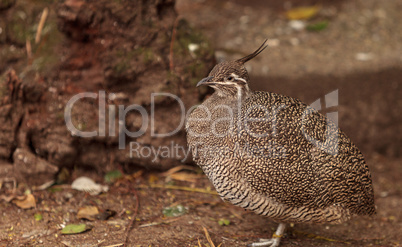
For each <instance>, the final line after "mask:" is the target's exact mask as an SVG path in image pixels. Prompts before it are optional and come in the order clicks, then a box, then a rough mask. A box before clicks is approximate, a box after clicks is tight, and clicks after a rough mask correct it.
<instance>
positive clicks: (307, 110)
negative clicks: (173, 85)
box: [186, 42, 375, 246]
mask: <svg viewBox="0 0 402 247" xmlns="http://www.w3.org/2000/svg"><path fill="white" fill-rule="evenodd" d="M265 48H266V46H265V42H264V43H263V44H262V45H261V46H260V47H259V48H258V49H257V50H256V51H255V52H253V53H252V54H250V55H248V56H245V57H243V58H240V59H238V60H235V61H229V62H227V61H226V62H222V63H219V64H217V65H216V66H215V67H214V68H213V69H212V71H211V72H210V74H209V76H208V77H206V78H204V79H202V80H201V81H200V82H199V83H198V84H197V87H198V86H203V85H207V86H210V87H212V88H214V89H215V92H214V93H213V94H212V95H211V96H210V97H209V98H207V99H206V100H205V101H204V102H203V103H202V104H201V105H199V106H198V107H196V108H195V109H194V110H193V111H192V112H191V113H190V115H189V116H188V118H187V121H186V131H187V141H188V145H189V147H190V148H191V150H192V155H193V159H194V161H195V162H196V163H197V164H198V165H199V166H200V167H201V168H202V170H203V171H204V173H205V174H206V175H207V176H208V178H209V179H210V181H211V182H212V184H213V185H214V187H215V189H216V191H217V192H218V194H219V195H220V196H221V198H222V199H223V200H225V201H229V202H231V203H233V204H234V205H237V206H240V207H242V208H245V209H247V210H251V211H254V212H255V213H257V214H259V215H263V216H266V217H269V218H271V219H272V220H274V221H275V222H278V223H279V226H278V228H277V230H276V232H275V233H274V234H273V236H272V238H271V239H260V240H259V242H256V243H252V244H251V245H250V246H279V242H280V239H281V237H282V235H283V233H284V231H285V226H286V223H325V222H329V223H341V222H344V221H346V220H348V219H350V218H351V217H352V216H354V215H372V214H375V206H374V192H373V187H372V182H371V175H370V171H369V169H368V167H367V165H366V162H365V160H364V157H363V155H362V153H361V152H360V151H359V149H358V148H357V147H356V146H355V145H354V144H353V143H352V142H351V140H350V139H349V138H348V137H347V136H346V135H345V134H344V132H342V131H341V130H339V129H338V127H337V126H336V124H335V123H334V122H332V121H331V120H329V119H328V118H327V117H326V116H324V115H322V114H321V113H319V112H318V111H316V110H314V109H313V108H312V107H310V106H308V105H307V104H305V103H303V102H301V101H300V100H298V99H295V98H292V97H288V96H284V95H280V94H276V93H270V92H254V91H252V90H250V88H249V76H248V73H247V71H246V68H245V67H244V64H245V63H246V62H247V61H249V60H251V59H252V58H254V57H255V56H257V55H258V54H259V53H261V52H262V51H263V50H264V49H265Z"/></svg>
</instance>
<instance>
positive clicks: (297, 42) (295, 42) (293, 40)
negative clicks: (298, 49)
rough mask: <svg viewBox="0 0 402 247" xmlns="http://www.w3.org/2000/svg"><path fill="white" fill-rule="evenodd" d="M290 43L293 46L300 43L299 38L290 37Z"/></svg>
mask: <svg viewBox="0 0 402 247" xmlns="http://www.w3.org/2000/svg"><path fill="white" fill-rule="evenodd" d="M289 42H290V44H291V45H293V46H298V45H299V44H300V40H299V39H298V38H291V39H290V40H289Z"/></svg>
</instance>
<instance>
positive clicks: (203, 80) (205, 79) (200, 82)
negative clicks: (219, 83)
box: [197, 76, 213, 87]
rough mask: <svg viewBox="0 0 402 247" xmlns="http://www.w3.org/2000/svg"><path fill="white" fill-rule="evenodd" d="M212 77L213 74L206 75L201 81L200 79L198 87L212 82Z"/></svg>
mask: <svg viewBox="0 0 402 247" xmlns="http://www.w3.org/2000/svg"><path fill="white" fill-rule="evenodd" d="M212 78H213V77H212V76H208V77H205V78H204V79H202V80H201V81H199V82H198V83H197V87H199V86H202V85H209V84H211V79H212Z"/></svg>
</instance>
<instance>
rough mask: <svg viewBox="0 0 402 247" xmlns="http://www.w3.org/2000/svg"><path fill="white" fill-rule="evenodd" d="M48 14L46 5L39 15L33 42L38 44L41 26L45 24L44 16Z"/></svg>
mask: <svg viewBox="0 0 402 247" xmlns="http://www.w3.org/2000/svg"><path fill="white" fill-rule="evenodd" d="M48 14H49V9H48V8H47V7H46V8H44V9H43V12H42V15H41V17H40V21H39V25H38V29H37V31H36V36H35V44H38V43H39V41H40V36H41V34H42V30H43V26H44V25H45V21H46V18H47V16H48Z"/></svg>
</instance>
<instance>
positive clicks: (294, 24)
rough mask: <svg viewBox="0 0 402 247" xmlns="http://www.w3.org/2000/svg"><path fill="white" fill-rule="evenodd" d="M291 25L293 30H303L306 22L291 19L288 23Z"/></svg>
mask: <svg viewBox="0 0 402 247" xmlns="http://www.w3.org/2000/svg"><path fill="white" fill-rule="evenodd" d="M288 25H289V27H291V28H292V29H293V30H296V31H301V30H303V29H305V28H306V23H305V22H304V21H301V20H291V21H289V23H288Z"/></svg>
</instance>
